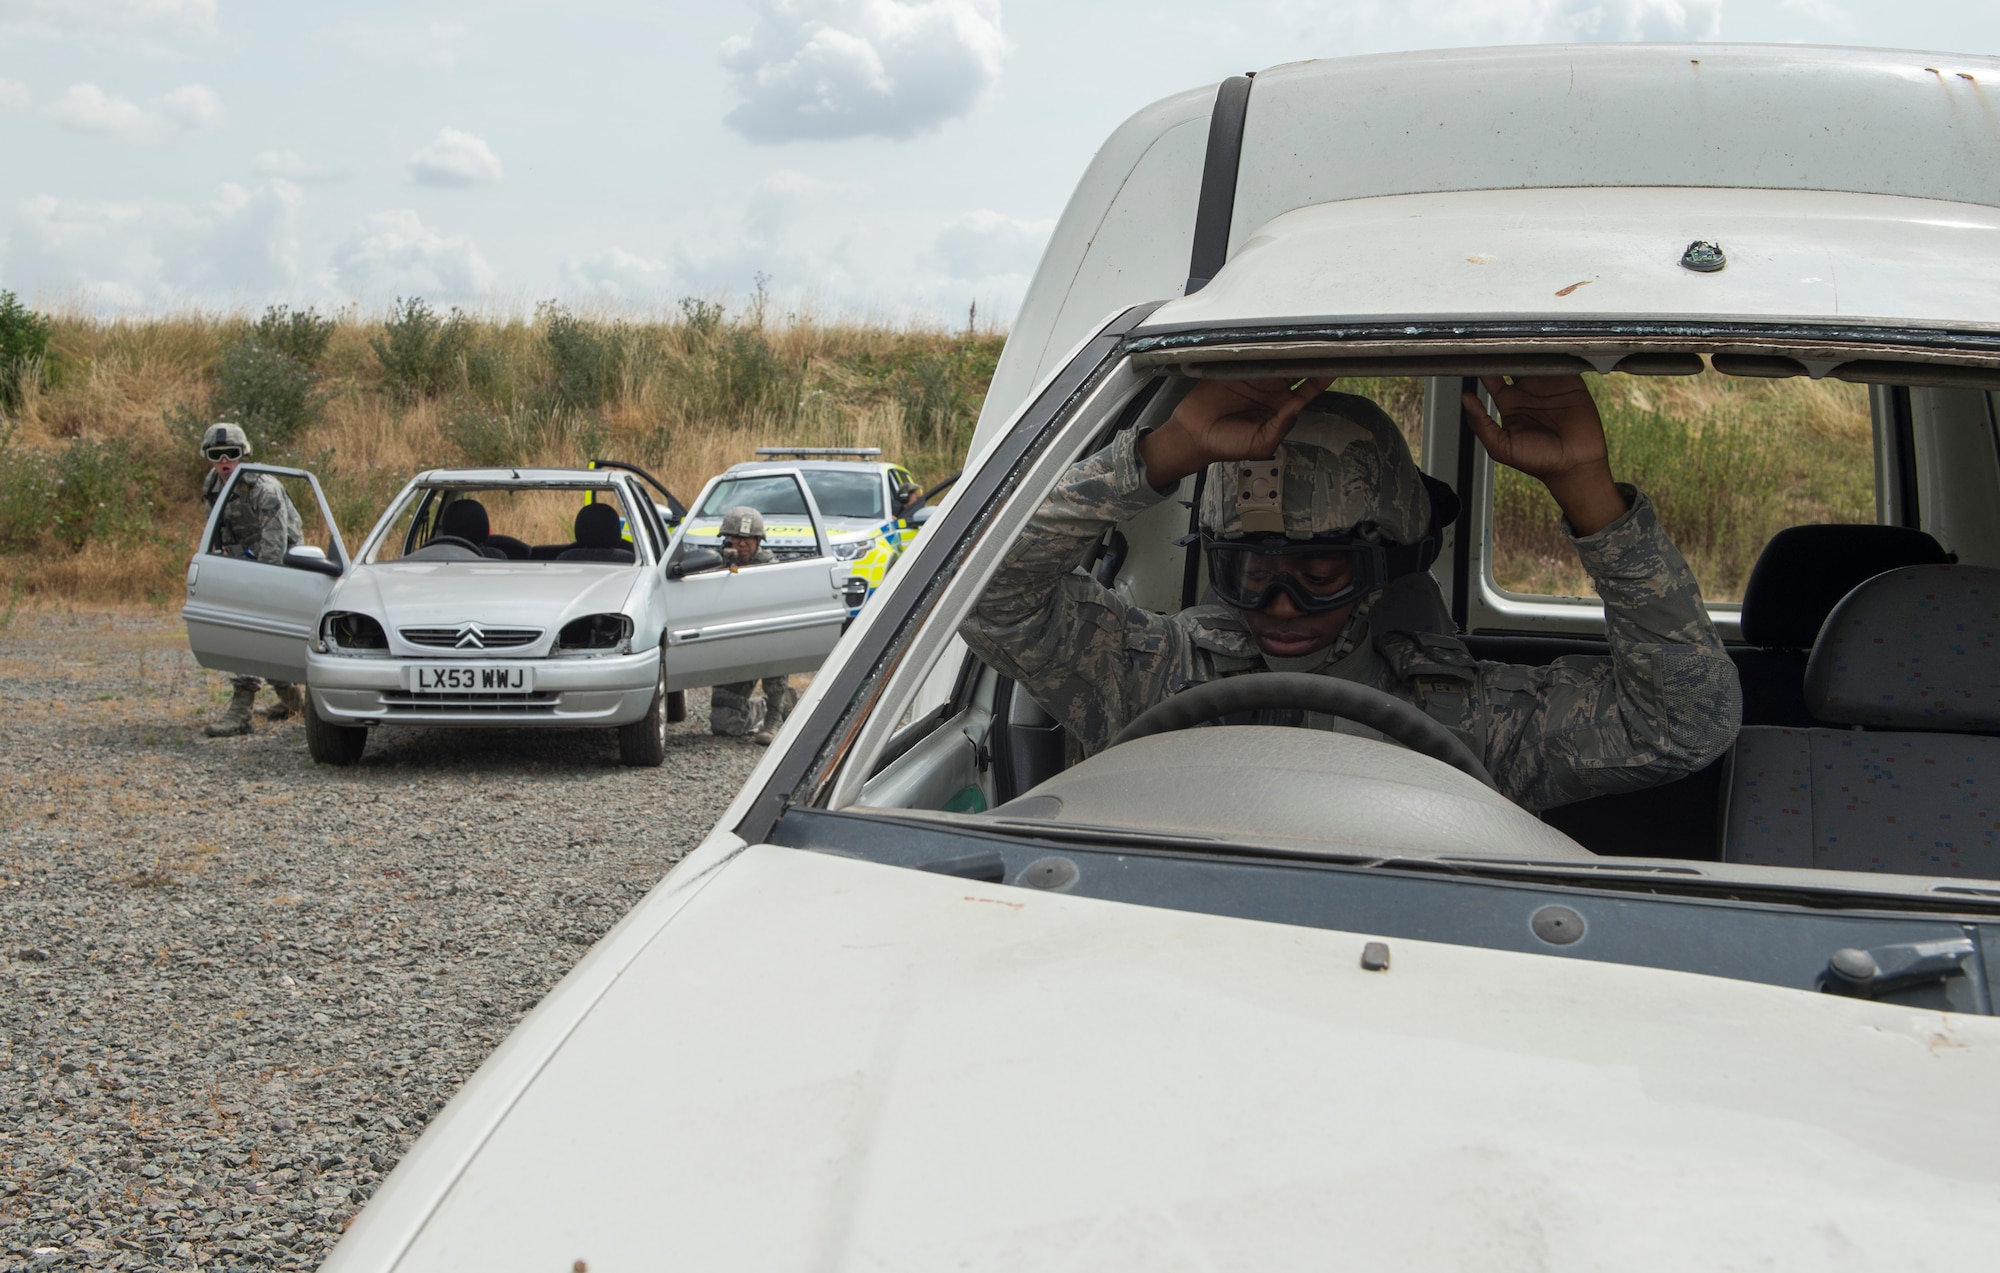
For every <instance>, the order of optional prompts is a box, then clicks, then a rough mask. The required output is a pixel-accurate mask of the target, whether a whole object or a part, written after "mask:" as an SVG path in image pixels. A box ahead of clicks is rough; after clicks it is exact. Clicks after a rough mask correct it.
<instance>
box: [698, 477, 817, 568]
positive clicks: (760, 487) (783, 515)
mask: <svg viewBox="0 0 2000 1273" xmlns="http://www.w3.org/2000/svg"><path fill="white" fill-rule="evenodd" d="M745 507H747V508H754V509H756V510H757V511H758V512H760V513H762V514H763V515H764V547H766V548H768V549H770V550H771V555H772V556H773V557H776V558H777V559H778V560H779V561H804V560H806V559H808V558H812V557H818V556H820V555H821V553H822V551H823V546H824V535H823V534H822V533H821V530H820V527H819V525H818V522H817V519H815V518H814V516H813V514H812V507H813V501H812V500H811V499H810V498H808V496H807V495H806V491H805V488H804V487H803V486H802V485H800V483H799V479H798V478H797V477H795V476H793V475H792V474H790V473H763V474H752V475H749V476H745V477H729V478H724V479H722V480H721V481H719V482H717V483H716V484H715V485H714V487H712V488H711V489H710V490H709V492H708V495H707V496H706V497H704V498H703V499H702V501H701V507H700V508H698V509H696V510H695V512H694V515H693V516H692V517H691V518H689V524H688V536H689V538H690V539H693V540H695V541H697V542H707V543H710V544H713V543H715V542H716V536H717V535H718V534H719V533H720V523H721V521H722V515H723V514H724V513H726V512H728V511H729V510H730V509H732V508H745Z"/></svg>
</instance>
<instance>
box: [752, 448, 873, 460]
mask: <svg viewBox="0 0 2000 1273" xmlns="http://www.w3.org/2000/svg"><path fill="white" fill-rule="evenodd" d="M757 454H758V455H761V456H763V457H764V458H766V459H771V460H816V459H826V458H828V457H832V456H838V457H841V458H845V459H856V460H865V459H868V458H870V457H871V456H876V455H880V454H882V448H881V447H879V446H760V447H758V448H757Z"/></svg>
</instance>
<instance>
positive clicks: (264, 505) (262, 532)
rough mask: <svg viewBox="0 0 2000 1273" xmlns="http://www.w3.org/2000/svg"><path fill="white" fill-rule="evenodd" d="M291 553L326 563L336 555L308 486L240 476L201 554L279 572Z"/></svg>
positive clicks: (294, 480) (275, 477)
mask: <svg viewBox="0 0 2000 1273" xmlns="http://www.w3.org/2000/svg"><path fill="white" fill-rule="evenodd" d="M294 548H305V549H308V550H309V551H311V552H315V553H317V554H318V555H320V556H321V557H325V558H332V557H335V556H337V555H338V552H339V550H338V549H337V548H336V547H335V545H334V542H333V532H332V530H331V529H330V528H329V526H328V524H327V518H326V512H325V510H324V509H323V508H321V506H320V499H319V495H318V494H317V493H316V492H315V491H314V490H313V486H312V483H311V482H309V481H307V480H306V479H305V478H303V477H292V476H289V475H287V474H283V473H253V472H245V473H242V474H240V475H239V476H238V477H237V479H236V482H235V484H234V485H233V486H232V487H231V489H230V492H229V497H228V499H227V501H226V502H225V503H224V504H223V507H222V515H221V516H220V517H218V518H217V519H216V524H215V531H214V533H213V534H212V535H211V536H210V537H209V541H208V546H207V550H206V551H208V552H209V553H212V554H216V555H219V556H225V557H240V558H243V559H244V560H247V561H257V562H262V563H264V564H266V565H272V566H280V565H283V564H284V557H285V554H286V553H287V552H289V551H290V550H292V549H294Z"/></svg>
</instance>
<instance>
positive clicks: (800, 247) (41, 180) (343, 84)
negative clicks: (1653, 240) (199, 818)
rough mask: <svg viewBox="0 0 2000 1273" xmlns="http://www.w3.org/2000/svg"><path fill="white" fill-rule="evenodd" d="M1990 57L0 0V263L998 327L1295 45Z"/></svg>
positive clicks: (1321, 50) (1890, 12) (1392, 19)
mask: <svg viewBox="0 0 2000 1273" xmlns="http://www.w3.org/2000/svg"><path fill="white" fill-rule="evenodd" d="M1618 39H1704V40H1706V39H1726V40H1742V41H1807V42H1814V43H1830V44H1872V45H1884V46H1891V47H1900V48H1925V49H1937V50H1943V51H1949V52H1967V53H1981V52H1996V51H2000V3H1994V2H1993V0H1950V2H1947V0H1929V2H1927V0H1906V2H1905V3H1901V4H1895V5H1890V4H1885V3H1880V2H1879V0H1323V2H1321V3H1303V2H1300V0H1236V2H1233V3H1218V2H1217V0H1208V2H1207V3H1191V2H1189V0H1104V2H1099V3H1077V2H1075V0H1071V2H1070V3H1053V2H1050V0H1034V2H1030V0H1008V2H1007V3H1006V4H1004V6H1003V4H1002V3H1001V2H1000V0H740V2H737V3H723V2H719V0H714V2H710V3H653V4H643V3H635V2H632V0H564V2H563V3H554V2H553V0H482V2H481V3H478V4H472V3H462V2H461V3H446V2H440V0H398V2H397V3H371V2H368V0H347V2H345V3H341V4H339V5H310V6H309V5H301V4H296V3H280V2H279V0H0V174H4V176H0V288H7V289H11V290H13V291H16V292H18V293H20V294H21V295H22V296H24V297H27V298H32V299H33V300H35V301H36V302H38V303H40V304H43V305H68V306H82V307H88V308H91V309H96V310H100V311H139V312H150V311H160V310H166V309H172V308H176V307H181V306H186V305H190V304H192V305H202V306H236V307H255V306H261V305H263V304H265V303H268V302H271V301H286V302H289V303H292V304H319V305H322V306H326V305H343V304H348V303H358V304H361V305H363V306H366V307H371V308H372V307H380V306H383V305H386V304H387V303H388V302H389V301H390V300H392V299H393V298H394V297H396V296H399V295H412V294H421V295H423V296H425V297H427V298H429V299H431V300H433V301H437V302H440V303H446V304H461V305H468V306H473V307H481V308H489V309H510V308H525V307H528V306H531V305H532V304H533V303H534V302H535V301H536V300H538V299H542V298H547V297H558V298H561V299H563V300H565V301H568V302H570V303H572V304H579V305H591V304H614V305H623V306H636V307H641V308H658V307H670V306H671V305H672V304H673V303H674V302H675V301H676V300H677V299H678V298H679V297H682V296H687V295H704V296H711V297H729V298H733V299H735V300H738V301H740V300H741V299H742V298H743V297H744V296H745V295H746V294H747V293H748V292H749V290H750V289H751V287H752V286H753V282H754V279H755V276H756V275H757V274H758V273H760V272H761V273H762V274H764V275H766V276H768V278H769V280H770V283H769V287H770V290H771V292H772V294H773V295H774V297H776V298H777V300H778V303H779V305H780V306H781V307H784V308H793V307H799V306H810V307H812V308H815V309H817V310H819V311H822V312H846V313H858V314H874V315H878V316H882V317H886V318H892V319H906V318H916V319H922V318H925V317H927V316H937V317H940V318H945V319H954V320H958V321H962V320H963V316H964V314H965V311H966V307H967V305H968V303H970V302H972V301H974V300H976V301H977V302H978V304H979V307H980V311H981V313H982V315H984V316H989V317H992V318H995V319H999V320H1002V321H1004V320H1005V319H1006V318H1007V317H1009V316H1010V315H1011V314H1012V312H1013V309H1014V307H1015V306H1016V305H1017V304H1018V303H1019V299H1020V295H1021V292H1022V290H1023V288H1024V287H1025V286H1026V282H1027V277H1028V275H1029V273H1030V272H1032V270H1033V268H1034V263H1035V260H1036V259H1037V257H1038V255H1039V253H1040V250H1041V245H1042V242H1043V241H1044V239H1045V237H1046V235H1047V233H1048V230H1049V228H1050V227H1051V225H1052V224H1053V223H1054V220H1055V218H1056V217H1057V216H1058V215H1059V214H1060V213H1061V211H1062V207H1063V203H1064V201H1065V200H1066V199H1067V197H1068V194H1069V191H1070V188H1071V187H1072V185H1073V184H1074V183H1075V181H1076V178H1077V176H1078V175H1079V174H1080V173H1081V172H1082V170H1083V168H1084V165H1085V164H1087V163H1088V162H1089V159H1090V156H1091V154H1092V152H1093V151H1094V150H1095V148H1096V146H1097V145H1098V143H1099V142H1100V141H1101V140H1102V139H1103V138H1104V136H1105V135H1106V134H1107V133H1109V132H1110V130H1111V129H1112V128H1114V127H1115V126H1116V125H1117V123H1118V122H1119V121H1120V120H1121V119H1123V118H1124V117H1125V116H1127V115H1129V114H1130V113H1131V112H1132V111H1134V110H1136V109H1138V108H1139V107H1140V106H1143V105H1144V104H1146V103H1147V102H1149V101H1152V100H1155V99H1157V98H1159V97H1162V96H1165V95H1167V94H1169V93H1172V92H1176V91H1178V90H1180V89H1184V88H1188V87H1192V86H1195V85H1199V84H1203V83H1207V82H1212V81H1214V80H1216V79H1218V78H1220V77H1222V76H1224V75H1228V74H1234V73H1236V72H1239V71H1242V70H1246V69H1252V68H1257V67H1263V66H1268V65H1272V64H1275V63H1279V62H1286V61H1293V60H1297V59H1300V58H1305V57H1321V56H1339V55H1342V54H1357V53H1374V52H1386V51H1393V50H1399V49H1419V48H1439V47H1456V46H1462V45H1473V44H1491V43H1540V42H1562V41H1571V40H1618Z"/></svg>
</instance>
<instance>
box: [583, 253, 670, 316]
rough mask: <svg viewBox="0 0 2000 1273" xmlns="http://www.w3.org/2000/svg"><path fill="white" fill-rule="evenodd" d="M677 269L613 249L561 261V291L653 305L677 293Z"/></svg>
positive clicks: (664, 262)
mask: <svg viewBox="0 0 2000 1273" xmlns="http://www.w3.org/2000/svg"><path fill="white" fill-rule="evenodd" d="M676 277H677V271H676V270H675V269H674V267H673V265H672V264H670V263H669V262H666V261H654V260H649V259H647V258H646V257H643V256H638V255H635V254H634V253H631V252H627V251H625V250H624V249H623V248H613V249H611V250H610V251H608V252H597V253H593V254H592V255H590V256H585V257H573V258H571V259H570V260H568V261H565V262H564V263H563V267H562V285H563V291H564V292H566V293H567V294H569V295H571V296H579V297H593V298H601V299H604V300H613V301H624V302H626V303H628V304H635V305H656V304H659V303H661V302H663V301H667V300H670V299H672V298H674V297H677V296H678V295H680V290H678V289H677V288H676V284H675V280H676Z"/></svg>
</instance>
